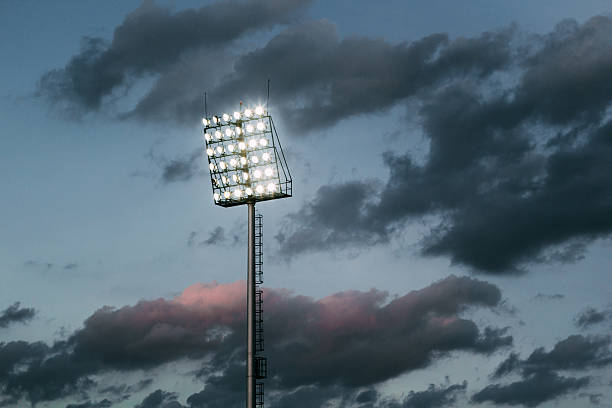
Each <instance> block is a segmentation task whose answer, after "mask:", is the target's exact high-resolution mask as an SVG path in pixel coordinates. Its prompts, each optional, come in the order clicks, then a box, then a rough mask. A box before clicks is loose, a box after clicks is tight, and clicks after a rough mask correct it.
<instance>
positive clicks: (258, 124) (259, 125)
mask: <svg viewBox="0 0 612 408" xmlns="http://www.w3.org/2000/svg"><path fill="white" fill-rule="evenodd" d="M265 128H266V125H264V123H263V122H258V123H257V130H259V131H261V130H264V129H265Z"/></svg>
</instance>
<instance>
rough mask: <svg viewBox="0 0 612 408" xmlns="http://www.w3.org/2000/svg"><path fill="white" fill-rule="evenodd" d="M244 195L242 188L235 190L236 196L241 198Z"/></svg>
mask: <svg viewBox="0 0 612 408" xmlns="http://www.w3.org/2000/svg"><path fill="white" fill-rule="evenodd" d="M241 195H242V191H240V190H234V197H236V198H240V196H241Z"/></svg>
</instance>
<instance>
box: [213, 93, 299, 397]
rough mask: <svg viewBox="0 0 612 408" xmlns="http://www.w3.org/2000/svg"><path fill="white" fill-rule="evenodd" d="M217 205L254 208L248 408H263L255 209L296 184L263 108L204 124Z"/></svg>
mask: <svg viewBox="0 0 612 408" xmlns="http://www.w3.org/2000/svg"><path fill="white" fill-rule="evenodd" d="M202 124H203V125H204V139H205V141H206V155H207V157H208V166H209V169H210V181H211V184H212V189H213V198H214V202H215V204H216V205H219V206H221V207H233V206H237V205H243V204H246V205H247V207H248V234H249V237H248V238H249V239H248V247H247V249H248V252H247V261H248V262H247V361H246V368H247V376H246V377H247V396H246V407H247V408H256V407H258V408H262V407H263V404H264V401H263V383H262V382H258V381H257V380H261V379H264V378H266V376H267V360H266V359H265V357H263V356H261V355H259V353H261V352H262V351H263V318H262V313H263V311H262V291H261V290H258V289H257V285H259V284H261V283H262V282H263V279H262V275H263V271H262V269H261V268H262V265H263V260H262V256H263V255H262V242H261V240H262V232H261V228H262V225H261V215H256V214H255V203H257V202H259V201H268V200H275V199H279V198H286V197H291V195H292V192H293V184H292V180H291V174H290V173H289V168H288V166H287V161H286V160H285V155H284V153H283V149H282V147H281V144H280V140H279V139H278V134H277V132H276V127H275V126H274V122H273V121H272V117H271V116H270V115H269V114H268V113H267V112H266V111H265V110H264V109H263V108H262V107H261V106H257V107H256V108H255V109H249V108H247V109H245V110H242V104H241V110H240V111H236V112H234V114H233V115H230V114H227V113H225V114H223V115H221V116H213V117H211V118H203V119H202Z"/></svg>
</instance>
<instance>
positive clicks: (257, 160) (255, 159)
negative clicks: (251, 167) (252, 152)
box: [251, 156, 259, 164]
mask: <svg viewBox="0 0 612 408" xmlns="http://www.w3.org/2000/svg"><path fill="white" fill-rule="evenodd" d="M251 161H252V162H253V164H257V163H259V157H257V156H253V157H251Z"/></svg>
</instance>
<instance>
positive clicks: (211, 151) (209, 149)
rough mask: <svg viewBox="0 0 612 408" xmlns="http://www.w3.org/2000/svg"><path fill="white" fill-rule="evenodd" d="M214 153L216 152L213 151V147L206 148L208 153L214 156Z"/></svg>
mask: <svg viewBox="0 0 612 408" xmlns="http://www.w3.org/2000/svg"><path fill="white" fill-rule="evenodd" d="M214 153H215V152H214V151H213V149H211V148H208V149H206V154H207V155H209V156H212V155H213V154H214Z"/></svg>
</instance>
